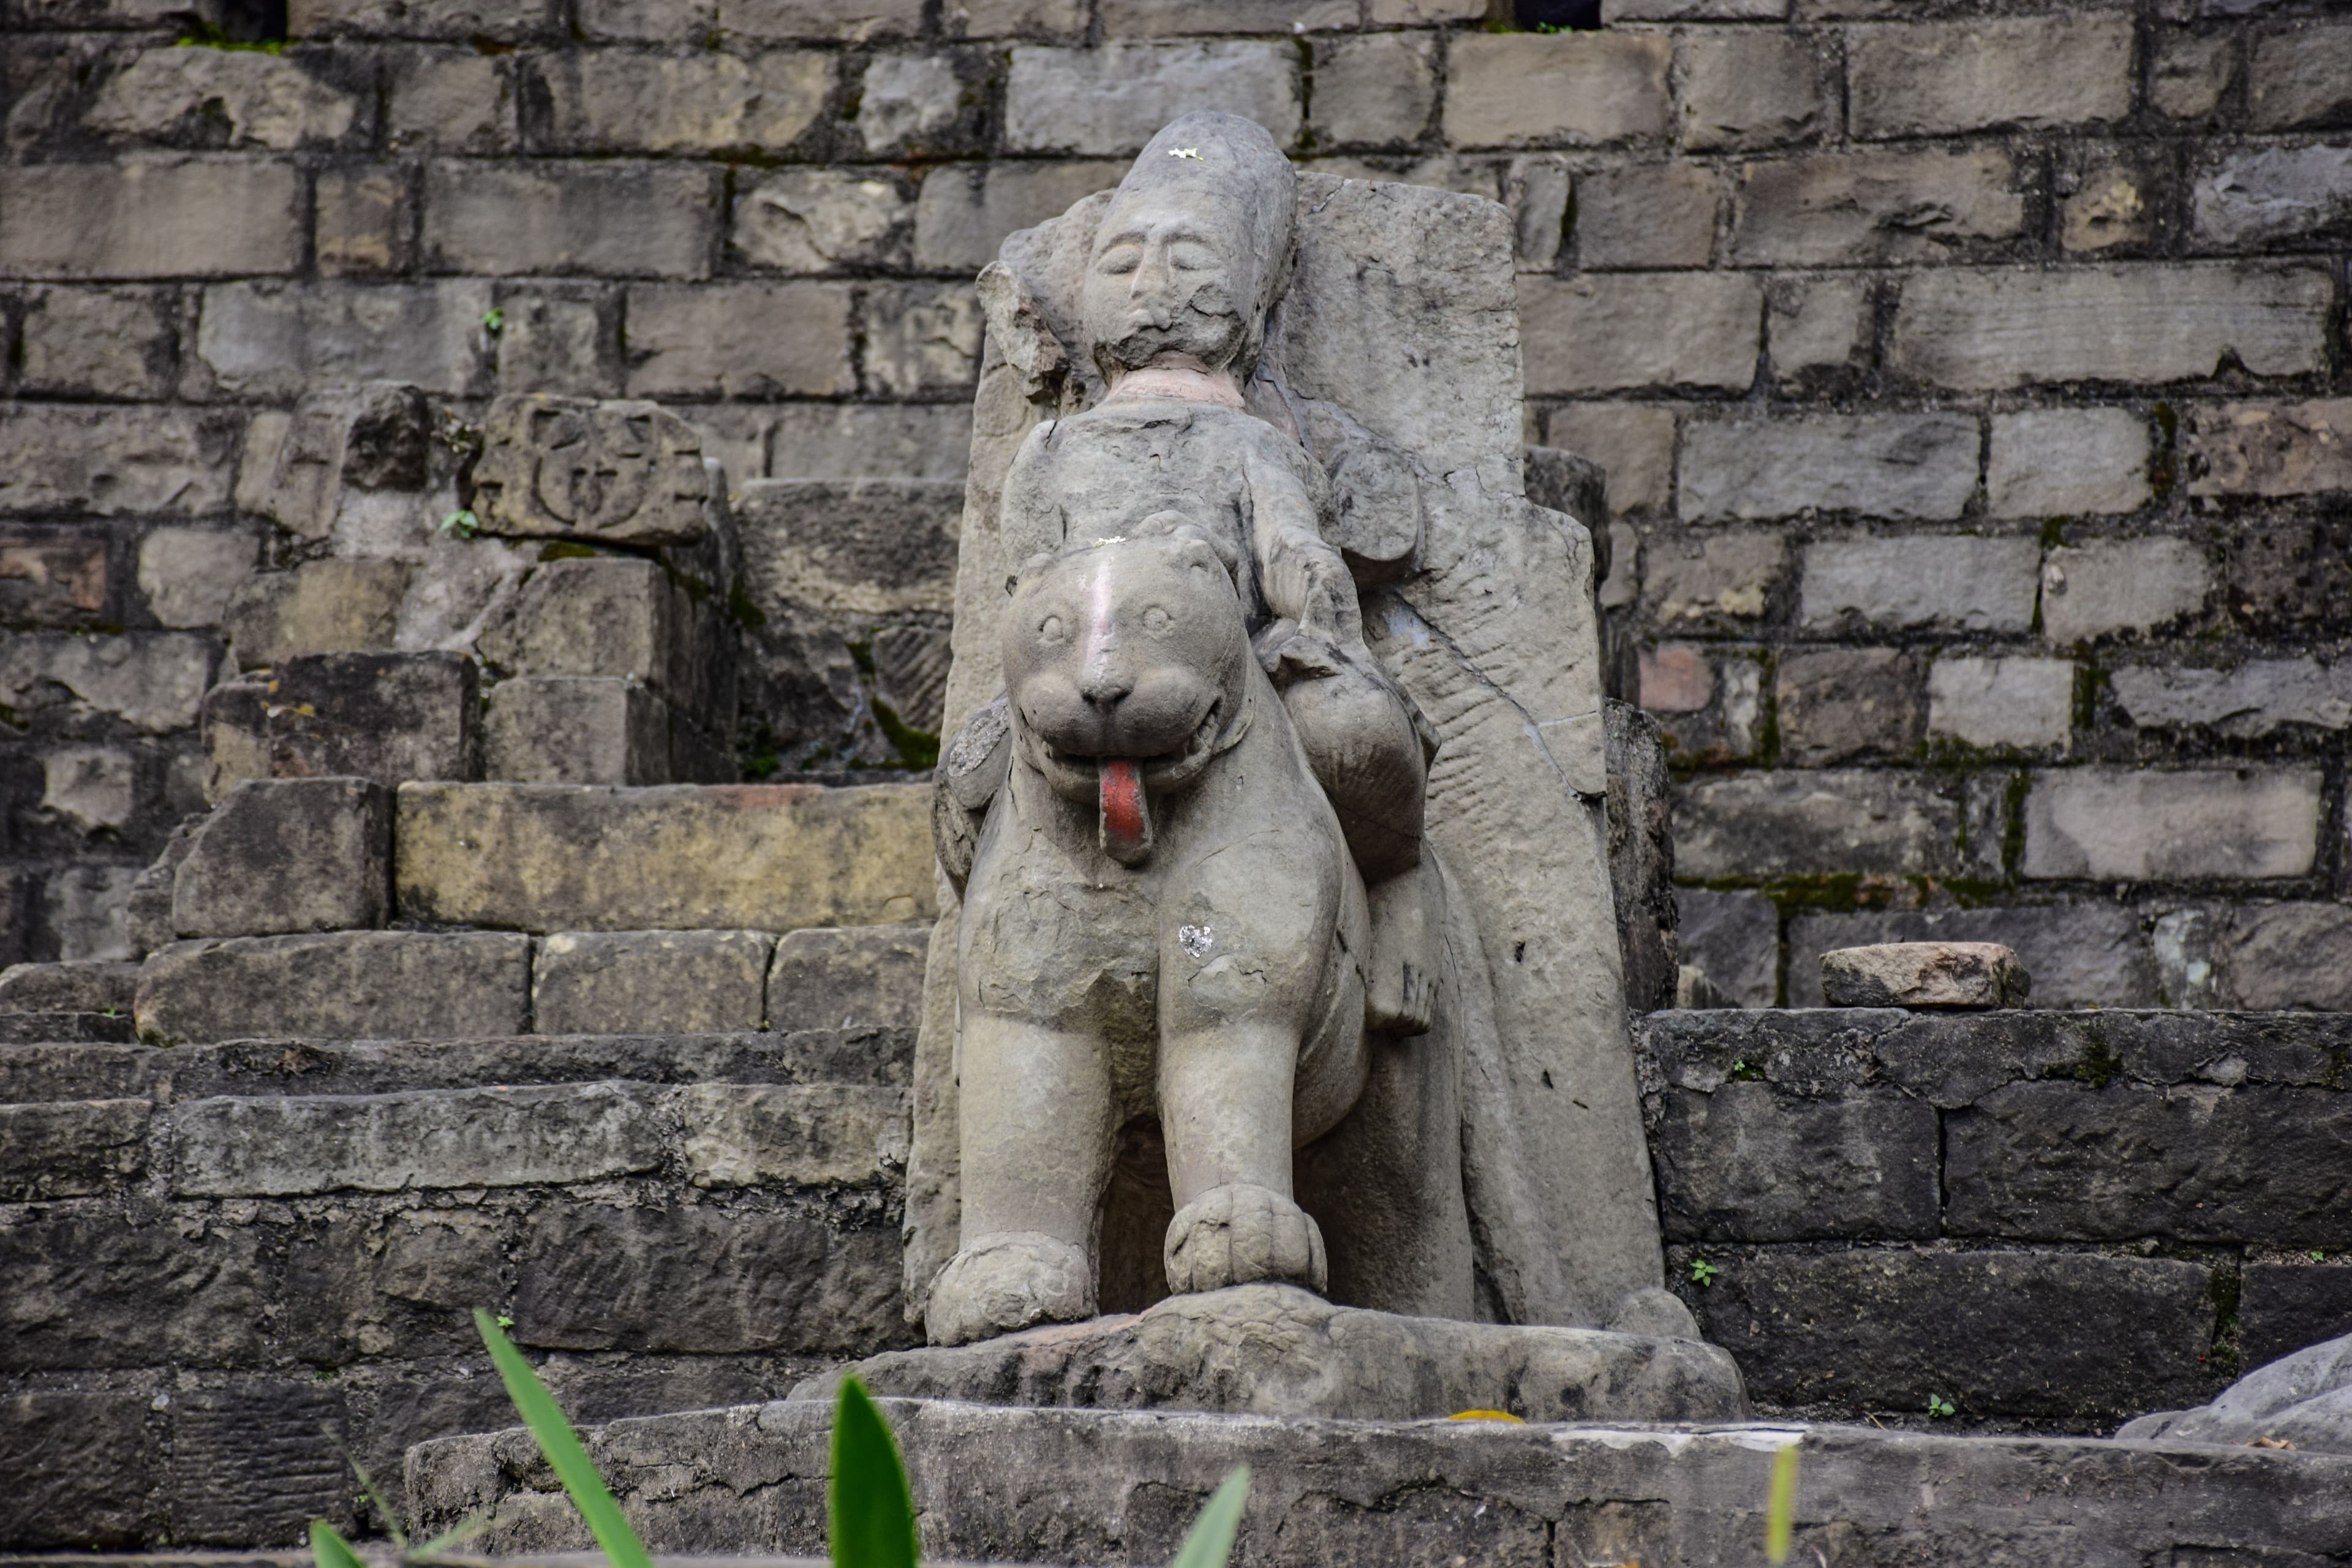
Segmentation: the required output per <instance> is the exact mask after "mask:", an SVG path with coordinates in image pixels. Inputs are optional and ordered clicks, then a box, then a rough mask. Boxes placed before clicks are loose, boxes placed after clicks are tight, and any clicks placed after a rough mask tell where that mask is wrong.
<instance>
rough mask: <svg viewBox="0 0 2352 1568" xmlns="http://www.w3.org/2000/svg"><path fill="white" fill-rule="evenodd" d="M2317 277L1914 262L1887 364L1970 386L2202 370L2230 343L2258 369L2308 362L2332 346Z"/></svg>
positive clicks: (2309, 368) (2174, 268) (2211, 369)
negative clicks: (1926, 267) (1929, 267)
mask: <svg viewBox="0 0 2352 1568" xmlns="http://www.w3.org/2000/svg"><path fill="white" fill-rule="evenodd" d="M2325 278H2326V275H2325V274H2323V273H2319V272H2315V271H2313V270H2311V269H2310V268H2300V267H2286V266H2273V267H2257V266H2252V265H2248V266H2243V267H2239V266H2227V265H2202V266H2200V265H2193V264H2192V265H2169V264H2168V265H2154V264H2151V265H2147V266H2141V267H2120V266H2113V265H2108V266H2096V267H2076V268H2066V269H2064V270H2063V271H2050V272H2016V271H2006V270H1994V269H1979V268H1952V269H1950V270H1948V271H1940V272H1926V273H1921V274H1919V275H1917V276H1916V277H1913V278H1911V279H1908V280H1907V281H1906V283H1905V284H1904V288H1903V301H1902V304H1901V306H1900V307H1899V308H1898V309H1897V310H1896V312H1895V325H1894V329H1893V338H1892V341H1891V343H1890V347H1889V354H1888V359H1889V365H1890V368H1892V369H1893V370H1895V372H1896V373H1897V374H1902V375H1905V376H1910V377H1915V378H1916V379H1918V380H1921V381H1926V382H1932V383H1934V384H1937V385H1941V386H1948V387H1952V388H1955V389H1958V390H1961V391H1971V392H1991V391H1999V390H2000V389H2002V388H2005V387H2012V386H2024V385H2029V384H2038V383H2044V382H2078V381H2092V382H2166V381H2189V380H2201V379H2204V378H2206V377H2209V376H2212V375H2215V374H2219V372H2220V368H2221V363H2222V361H2223V360H2224V359H2225V358H2226V357H2227V356H2229V355H2231V354H2233V353H2234V354H2235V355H2236V356H2237V358H2238V362H2239V363H2241V364H2242V365H2244V366H2245V368H2246V369H2247V370H2248V371H2250V372H2252V374H2255V375H2304V374H2311V373H2313V372H2315V371H2316V370H2317V369H2318V368H2319V367H2320V364H2321V363H2322V361H2323V359H2324V357H2325V353H2326V336H2327V334H2326V311H2327V304H2326V301H2327V299H2328V293H2329V291H2328V289H2327V287H2326V281H2325Z"/></svg>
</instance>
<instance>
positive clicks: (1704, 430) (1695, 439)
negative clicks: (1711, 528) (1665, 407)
mask: <svg viewBox="0 0 2352 1568" xmlns="http://www.w3.org/2000/svg"><path fill="white" fill-rule="evenodd" d="M1980 444H1981V443H1980V438H1979V436H1978V434H1977V422H1976V420H1975V419H1974V418H1973V417H1969V416H1962V415H1954V414H1865V415H1846V414H1817V415H1810V416H1801V417H1798V418H1794V419H1775V420H1770V421H1765V420H1757V419H1703V418H1695V419H1693V420H1691V421H1690V422H1689V424H1688V425H1687V426H1685V429H1684V432H1683V449H1682V461H1681V463H1680V465H1679V466H1678V469H1677V479H1678V488H1677V496H1678V500H1677V510H1679V512H1680V514H1681V516H1682V518H1683V520H1684V521H1685V522H1725V521H1741V522H1755V521H1763V520H1765V519H1768V518H1775V517H1791V516H1795V515H1797V514H1799V513H1801V512H1810V511H1830V512H1858V513H1861V514H1862V515H1864V516H1865V517H1884V518H1895V519H1900V520H1902V521H1949V520H1951V519H1954V518H1957V517H1958V516H1959V515H1960V512H1961V510H1963V509H1964V508H1965V507H1966V506H1967V505H1968V501H1969V497H1970V496H1971V495H1973V494H1975V493H1976V487H1977V453H1978V449H1979V446H1980ZM1808 560H1809V561H1810V560H1811V555H1810V554H1809V556H1808ZM1809 592H1810V584H1809ZM2029 614H2030V612H2029Z"/></svg>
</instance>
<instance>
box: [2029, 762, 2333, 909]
mask: <svg viewBox="0 0 2352 1568" xmlns="http://www.w3.org/2000/svg"><path fill="white" fill-rule="evenodd" d="M2319 788H2320V784H2319V771H2318V770H2317V769H2316V768H2206V769H2197V770H2190V771H2184V772H2178V773H2159V772H2135V771H2133V770H2131V769H2127V768H2071V769H2063V770H2053V771H2050V772H2044V773H2038V774H2036V775H2035V777H2034V781H2033V788H2032V793H2031V794H2030V795H2027V796H2026V799H2025V861H2024V872H2025V875H2026V876H2028V877H2031V878H2089V879H2097V880H2101V881H2134V882H2144V881H2152V880H2158V879H2183V880H2186V879H2205V878H2214V879H2238V878H2247V877H2300V876H2303V875H2305V873H2307V872H2309V871H2310V869H2311V866H2312V860H2313V858H2314V857H2315V854H2316V853H2317V850H2318V840H2319Z"/></svg>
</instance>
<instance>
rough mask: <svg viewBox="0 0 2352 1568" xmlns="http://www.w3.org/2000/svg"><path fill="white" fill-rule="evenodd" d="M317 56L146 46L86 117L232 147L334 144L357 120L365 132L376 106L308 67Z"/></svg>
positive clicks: (105, 128) (130, 130) (129, 130)
mask: <svg viewBox="0 0 2352 1568" xmlns="http://www.w3.org/2000/svg"><path fill="white" fill-rule="evenodd" d="M311 63H313V62H310V61H305V60H301V59H289V58H285V57H284V56H281V55H278V54H270V53H264V52H263V51H261V50H258V49H253V50H247V49H197V48H156V49H146V50H142V52H141V53H140V54H139V55H138V56H137V57H136V58H133V59H132V60H131V62H130V63H129V64H128V65H127V66H125V67H124V68H122V69H121V70H119V71H117V72H116V73H114V74H113V75H112V76H110V77H108V78H107V79H106V82H105V84H104V85H103V86H102V87H100V89H99V90H98V95H97V97H96V98H95V99H93V100H91V103H90V106H89V110H87V111H85V112H84V114H83V115H82V117H81V123H82V125H83V127H84V128H85V129H87V130H90V131H95V132H100V134H102V135H109V136H120V137H125V138H130V139H132V140H136V141H142V142H178V141H181V140H183V139H184V138H186V139H189V140H194V141H196V142H199V144H201V145H204V146H205V147H208V148H213V149H215V150H217V149H223V148H226V149H229V150H232V151H242V150H244V149H247V148H252V147H263V148H268V149H270V150H271V151H273V152H279V153H290V152H293V151H294V150H296V149H297V148H309V147H326V146H332V145H334V144H335V143H337V142H343V141H345V139H346V138H347V137H348V136H349V134H350V133H351V132H352V130H353V128H354V126H355V125H356V126H357V127H358V129H359V130H360V132H361V133H362V135H364V134H365V132H366V129H367V125H366V118H367V117H366V114H365V110H366V109H367V108H372V107H373V105H372V104H363V102H362V100H361V99H360V98H358V97H356V96H354V95H353V94H352V93H350V92H346V91H344V90H343V89H341V88H338V87H336V86H334V85H333V84H332V83H331V82H328V81H325V80H322V79H320V77H319V76H317V75H314V74H313V71H312V70H308V69H305V68H304V66H305V65H306V64H311ZM224 131H226V136H224V135H223V134H222V132H224Z"/></svg>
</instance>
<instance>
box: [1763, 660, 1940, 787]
mask: <svg viewBox="0 0 2352 1568" xmlns="http://www.w3.org/2000/svg"><path fill="white" fill-rule="evenodd" d="M1773 700H1774V705H1775V707H1776V709H1777V710H1778V711H1779V713H1780V756H1781V760H1782V761H1784V762H1789V763H1797V764H1798V765H1800V766H1804V767H1819V766H1821V765H1822V764H1823V763H1841V762H1845V761H1847V760H1848V759H1850V758H1853V757H1863V756H1870V755H1873V754H1877V755H1882V756H1883V755H1886V754H1889V753H1895V752H1905V751H1907V750H1909V749H1910V748H1911V747H1912V746H1915V745H1916V744H1917V743H1918V741H1919V726H1920V720H1921V718H1922V716H1923V715H1922V713H1921V709H1922V706H1923V704H1922V703H1921V701H1920V689H1919V663H1918V660H1917V659H1916V658H1913V657H1912V656H1911V655H1910V654H1908V653H1906V652H1905V651H1904V650H1902V649H1900V648H1891V647H1852V648H1811V649H1803V650H1799V649H1794V648H1791V649H1790V650H1789V651H1787V652H1785V653H1783V654H1782V655H1781V656H1780V666H1779V670H1778V673H1777V675H1776V677H1775V679H1774V683H1773Z"/></svg>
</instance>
